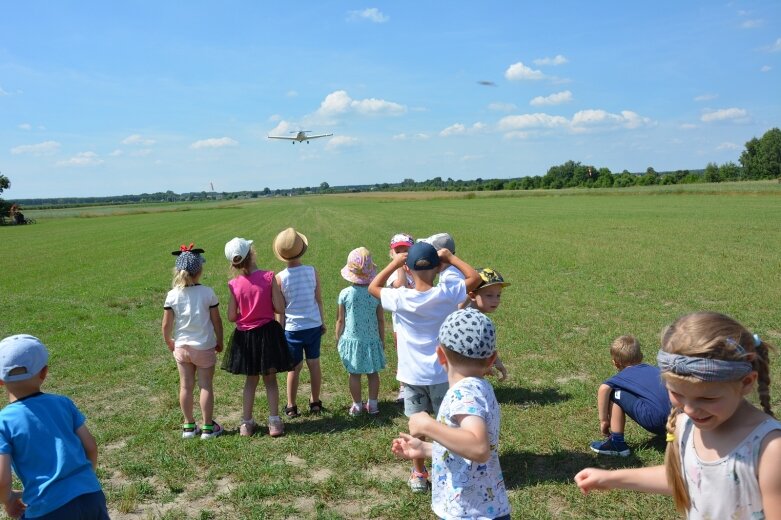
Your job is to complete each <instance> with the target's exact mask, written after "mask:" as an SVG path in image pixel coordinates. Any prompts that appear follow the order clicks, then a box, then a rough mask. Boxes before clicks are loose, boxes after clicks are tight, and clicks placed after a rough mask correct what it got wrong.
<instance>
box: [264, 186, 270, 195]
mask: <svg viewBox="0 0 781 520" xmlns="http://www.w3.org/2000/svg"><path fill="white" fill-rule="evenodd" d="M263 195H265V196H266V197H268V196H269V195H271V190H270V189H268V187H266V188H263Z"/></svg>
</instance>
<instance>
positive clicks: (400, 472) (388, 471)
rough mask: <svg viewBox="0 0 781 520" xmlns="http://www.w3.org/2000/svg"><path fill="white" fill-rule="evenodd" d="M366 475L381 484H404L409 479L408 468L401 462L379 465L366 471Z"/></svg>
mask: <svg viewBox="0 0 781 520" xmlns="http://www.w3.org/2000/svg"><path fill="white" fill-rule="evenodd" d="M366 474H367V475H368V476H369V477H372V478H376V479H377V480H379V481H382V482H393V481H399V482H405V481H406V480H407V478H409V467H408V466H407V465H406V464H404V463H403V462H398V463H394V464H380V465H377V466H372V467H371V468H369V469H367V470H366Z"/></svg>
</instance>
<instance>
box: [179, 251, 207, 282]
mask: <svg viewBox="0 0 781 520" xmlns="http://www.w3.org/2000/svg"><path fill="white" fill-rule="evenodd" d="M203 252H204V251H203V249H200V248H199V249H196V248H195V244H190V245H189V246H185V245H182V246H181V247H180V248H179V251H173V252H172V253H171V254H172V255H174V256H175V257H176V270H177V271H187V272H188V273H190V276H195V275H196V274H198V272H199V271H200V270H201V268H202V267H203V264H205V263H206V259H205V258H204V257H202V256H201V253H203Z"/></svg>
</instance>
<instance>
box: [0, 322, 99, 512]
mask: <svg viewBox="0 0 781 520" xmlns="http://www.w3.org/2000/svg"><path fill="white" fill-rule="evenodd" d="M48 361H49V352H48V351H47V350H46V347H45V346H44V345H43V343H41V341H40V340H39V339H38V338H36V337H34V336H30V335H28V334H17V335H15V336H9V337H7V338H5V339H3V340H2V341H0V386H4V387H5V389H6V391H7V392H8V401H9V403H8V405H6V406H5V407H4V408H3V409H2V410H0V502H2V503H3V506H4V508H5V512H6V514H7V515H8V516H10V517H11V518H20V517H24V518H39V517H41V518H57V519H66V518H67V519H68V520H71V519H73V520H82V519H89V520H108V518H109V516H108V511H107V509H106V497H105V495H104V494H103V491H102V490H101V487H100V482H99V481H98V477H97V476H96V475H95V468H96V467H97V465H98V446H97V444H96V443H95V438H94V437H93V436H92V434H91V433H90V431H89V429H88V428H87V425H86V424H85V419H84V415H82V413H81V412H80V411H79V409H78V408H76V405H75V404H73V401H71V400H70V399H68V398H67V397H65V396H62V395H55V394H45V393H43V392H41V385H43V382H44V381H45V380H46V376H47V375H48V373H49V366H48ZM12 468H13V472H14V473H15V474H16V476H17V477H18V478H19V480H20V481H21V482H22V487H23V491H22V492H21V493H20V492H18V491H14V490H13V489H12V488H11V483H12V476H11V469H12Z"/></svg>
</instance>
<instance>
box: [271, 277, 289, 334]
mask: <svg viewBox="0 0 781 520" xmlns="http://www.w3.org/2000/svg"><path fill="white" fill-rule="evenodd" d="M274 287H276V288H277V289H276V290H277V301H274ZM280 298H281V300H280ZM271 303H272V305H273V307H274V315H275V317H276V320H277V323H279V324H280V325H282V328H283V329H284V328H285V309H286V308H287V301H286V300H285V293H283V292H282V283H281V282H280V280H279V275H276V276H275V277H274V281H273V282H272V283H271Z"/></svg>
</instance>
